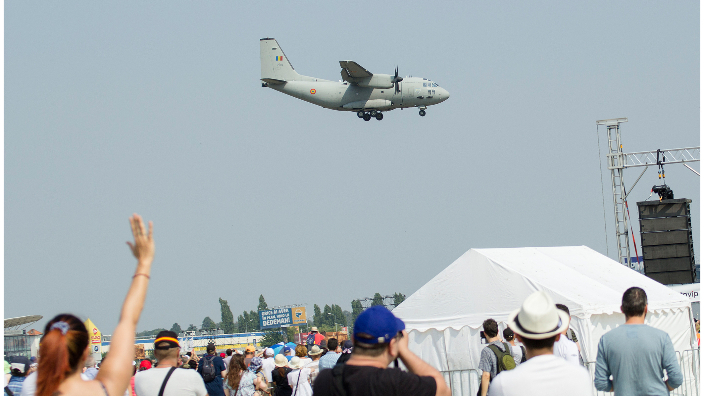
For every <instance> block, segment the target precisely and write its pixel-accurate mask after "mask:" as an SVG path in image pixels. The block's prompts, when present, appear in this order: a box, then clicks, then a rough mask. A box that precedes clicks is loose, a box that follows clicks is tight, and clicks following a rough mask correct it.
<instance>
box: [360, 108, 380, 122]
mask: <svg viewBox="0 0 704 396" xmlns="http://www.w3.org/2000/svg"><path fill="white" fill-rule="evenodd" d="M357 117H359V118H361V119H363V120H364V121H369V120H371V119H372V118H376V119H377V120H379V121H381V120H383V119H384V115H383V114H382V113H381V112H380V111H379V110H370V111H364V110H360V111H358V112H357Z"/></svg>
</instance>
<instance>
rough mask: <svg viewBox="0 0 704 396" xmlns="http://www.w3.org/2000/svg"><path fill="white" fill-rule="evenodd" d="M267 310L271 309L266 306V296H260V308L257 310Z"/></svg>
mask: <svg viewBox="0 0 704 396" xmlns="http://www.w3.org/2000/svg"><path fill="white" fill-rule="evenodd" d="M267 309H269V307H268V306H267V305H266V301H265V300H264V295H263V294H260V295H259V306H258V307H257V310H259V311H266V310H267Z"/></svg>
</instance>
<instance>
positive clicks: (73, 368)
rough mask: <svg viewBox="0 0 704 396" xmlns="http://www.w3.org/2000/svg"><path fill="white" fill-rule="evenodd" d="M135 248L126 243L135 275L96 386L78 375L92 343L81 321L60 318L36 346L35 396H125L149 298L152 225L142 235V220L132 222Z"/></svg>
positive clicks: (70, 317) (152, 248)
mask: <svg viewBox="0 0 704 396" xmlns="http://www.w3.org/2000/svg"><path fill="white" fill-rule="evenodd" d="M130 225H131V226H132V235H133V236H134V243H130V242H127V244H128V245H129V246H130V249H131V250H132V254H134V256H135V257H136V258H137V269H136V270H135V274H134V276H133V277H132V284H131V285H130V289H129V291H128V292H127V297H126V298H125V302H124V303H123V305H122V312H121V314H120V321H119V323H118V324H117V327H116V328H115V331H114V332H113V335H112V339H111V341H110V359H106V360H105V361H104V362H103V363H102V364H101V365H100V370H99V371H98V374H97V376H96V377H95V379H94V380H91V381H84V380H83V379H81V369H82V368H83V365H84V362H85V361H86V359H87V358H88V355H89V354H90V353H91V351H90V337H89V335H88V331H87V329H86V327H85V326H84V325H83V322H81V320H80V319H78V318H77V317H75V316H73V315H71V314H61V315H58V316H56V317H55V318H53V319H52V320H51V321H49V323H47V325H46V328H45V329H44V336H43V337H42V339H41V340H40V342H39V348H40V352H41V359H39V368H38V370H37V391H36V396H57V395H72V396H73V395H76V396H82V395H86V396H87V395H91V396H95V395H98V396H123V395H124V394H125V390H126V389H127V386H128V385H129V383H130V377H132V371H133V369H132V359H133V358H134V334H135V330H136V328H137V321H138V320H139V315H140V314H141V313H142V307H143V306H144V299H145V298H146V296H147V287H148V285H149V274H150V273H151V267H152V261H153V260H154V239H153V238H152V231H153V227H152V223H151V222H149V230H148V231H147V230H146V229H145V226H144V223H143V222H142V218H141V217H140V216H139V215H137V214H135V215H133V216H132V217H130Z"/></svg>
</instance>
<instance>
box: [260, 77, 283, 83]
mask: <svg viewBox="0 0 704 396" xmlns="http://www.w3.org/2000/svg"><path fill="white" fill-rule="evenodd" d="M262 81H264V82H265V83H268V84H284V83H285V82H286V81H284V80H276V79H274V78H262Z"/></svg>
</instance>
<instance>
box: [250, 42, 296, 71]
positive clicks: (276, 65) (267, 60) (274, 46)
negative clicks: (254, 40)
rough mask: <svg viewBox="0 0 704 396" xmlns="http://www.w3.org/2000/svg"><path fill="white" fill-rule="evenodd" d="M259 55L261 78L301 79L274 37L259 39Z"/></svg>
mask: <svg viewBox="0 0 704 396" xmlns="http://www.w3.org/2000/svg"><path fill="white" fill-rule="evenodd" d="M259 56H260V60H261V64H262V78H261V79H262V80H265V81H266V80H279V81H296V80H301V75H300V74H298V73H296V71H295V70H293V66H291V62H289V61H288V58H287V57H286V55H285V54H284V51H283V50H282V49H281V47H280V46H279V43H277V42H276V39H273V38H263V39H261V40H259Z"/></svg>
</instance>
